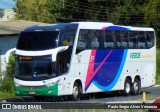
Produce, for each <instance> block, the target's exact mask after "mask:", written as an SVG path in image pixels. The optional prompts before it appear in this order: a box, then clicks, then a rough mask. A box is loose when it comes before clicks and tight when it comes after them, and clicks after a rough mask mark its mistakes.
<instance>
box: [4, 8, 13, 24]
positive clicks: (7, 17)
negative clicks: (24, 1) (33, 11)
mask: <svg viewBox="0 0 160 112" xmlns="http://www.w3.org/2000/svg"><path fill="white" fill-rule="evenodd" d="M14 18H15V12H14V11H13V9H4V15H3V17H2V20H3V21H9V20H14Z"/></svg>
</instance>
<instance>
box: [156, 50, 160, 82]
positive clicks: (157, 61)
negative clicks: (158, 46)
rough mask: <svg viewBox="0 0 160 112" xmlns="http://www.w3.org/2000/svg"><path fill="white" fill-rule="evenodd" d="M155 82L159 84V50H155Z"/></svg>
mask: <svg viewBox="0 0 160 112" xmlns="http://www.w3.org/2000/svg"><path fill="white" fill-rule="evenodd" d="M156 83H157V84H160V51H157V60H156Z"/></svg>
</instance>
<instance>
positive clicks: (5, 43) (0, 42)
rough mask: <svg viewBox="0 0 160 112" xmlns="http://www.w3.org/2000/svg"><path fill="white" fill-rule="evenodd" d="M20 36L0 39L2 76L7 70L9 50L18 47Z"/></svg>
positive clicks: (0, 71)
mask: <svg viewBox="0 0 160 112" xmlns="http://www.w3.org/2000/svg"><path fill="white" fill-rule="evenodd" d="M17 40H18V36H2V37H0V64H1V65H0V75H2V74H3V73H4V72H5V70H6V62H5V54H6V52H7V51H8V50H10V49H12V48H14V47H16V44H17Z"/></svg>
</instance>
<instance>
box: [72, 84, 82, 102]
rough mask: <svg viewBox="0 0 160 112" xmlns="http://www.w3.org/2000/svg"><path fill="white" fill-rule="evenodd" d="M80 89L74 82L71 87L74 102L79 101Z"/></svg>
mask: <svg viewBox="0 0 160 112" xmlns="http://www.w3.org/2000/svg"><path fill="white" fill-rule="evenodd" d="M81 89H82V87H81V86H79V85H78V84H77V83H76V82H75V83H74V85H73V92H72V100H75V101H77V100H79V98H80V94H81Z"/></svg>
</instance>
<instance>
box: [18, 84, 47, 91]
mask: <svg viewBox="0 0 160 112" xmlns="http://www.w3.org/2000/svg"><path fill="white" fill-rule="evenodd" d="M20 88H23V89H30V90H32V89H43V88H46V86H45V85H43V86H22V85H21V86H20Z"/></svg>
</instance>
